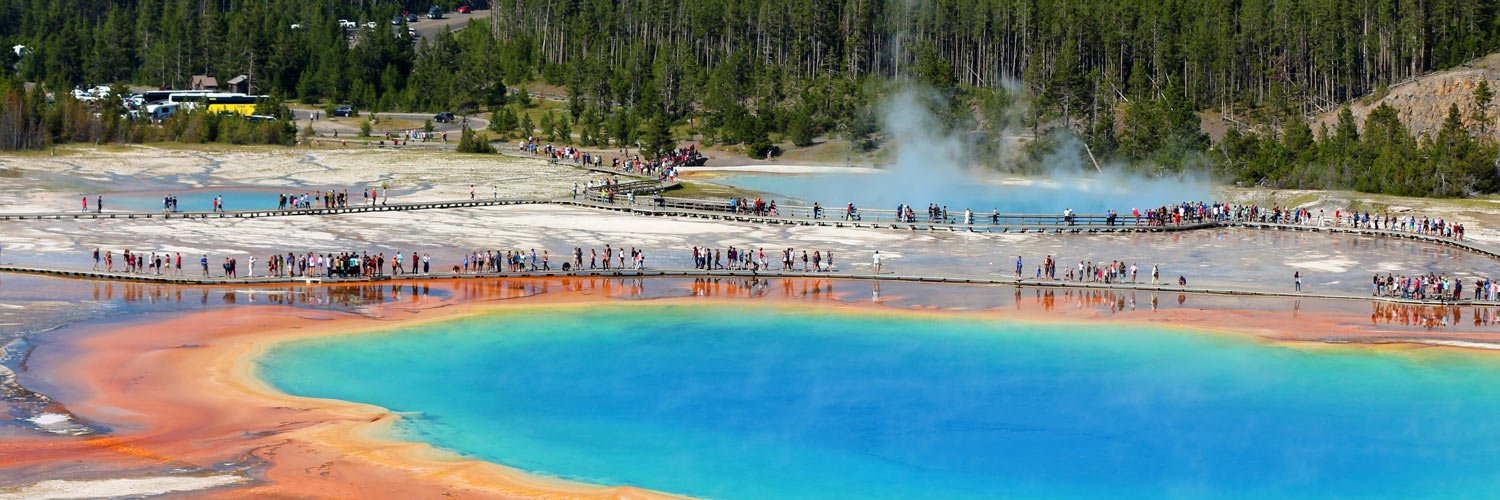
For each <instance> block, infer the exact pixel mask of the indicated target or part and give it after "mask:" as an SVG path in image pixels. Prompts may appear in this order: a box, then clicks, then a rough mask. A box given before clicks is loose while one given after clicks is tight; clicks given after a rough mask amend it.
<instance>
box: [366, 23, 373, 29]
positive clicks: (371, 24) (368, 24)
mask: <svg viewBox="0 0 1500 500" xmlns="http://www.w3.org/2000/svg"><path fill="white" fill-rule="evenodd" d="M365 27H366V28H370V29H375V21H370V22H368V23H365Z"/></svg>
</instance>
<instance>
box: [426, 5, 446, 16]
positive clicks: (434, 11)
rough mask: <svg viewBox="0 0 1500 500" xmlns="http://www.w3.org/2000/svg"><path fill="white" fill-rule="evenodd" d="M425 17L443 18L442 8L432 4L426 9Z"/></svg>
mask: <svg viewBox="0 0 1500 500" xmlns="http://www.w3.org/2000/svg"><path fill="white" fill-rule="evenodd" d="M427 18H428V19H442V18H443V8H442V7H438V6H436V5H434V6H432V8H431V9H427Z"/></svg>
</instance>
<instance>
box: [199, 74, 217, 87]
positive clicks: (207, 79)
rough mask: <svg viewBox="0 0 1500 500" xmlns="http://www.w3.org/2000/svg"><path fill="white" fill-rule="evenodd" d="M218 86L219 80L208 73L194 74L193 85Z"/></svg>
mask: <svg viewBox="0 0 1500 500" xmlns="http://www.w3.org/2000/svg"><path fill="white" fill-rule="evenodd" d="M199 85H202V86H204V87H218V86H219V80H218V79H216V78H214V77H212V76H208V75H193V86H194V87H197V86H199Z"/></svg>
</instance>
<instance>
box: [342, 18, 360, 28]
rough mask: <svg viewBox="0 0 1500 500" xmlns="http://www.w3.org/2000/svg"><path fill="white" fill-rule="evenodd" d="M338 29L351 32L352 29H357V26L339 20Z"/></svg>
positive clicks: (352, 22) (356, 24) (350, 22)
mask: <svg viewBox="0 0 1500 500" xmlns="http://www.w3.org/2000/svg"><path fill="white" fill-rule="evenodd" d="M339 27H340V28H344V29H346V30H352V29H356V28H359V24H358V23H355V22H354V21H350V20H347V19H339Z"/></svg>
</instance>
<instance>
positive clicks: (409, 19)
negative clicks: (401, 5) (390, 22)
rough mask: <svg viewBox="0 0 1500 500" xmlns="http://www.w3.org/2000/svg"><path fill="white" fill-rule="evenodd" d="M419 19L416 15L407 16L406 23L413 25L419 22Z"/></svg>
mask: <svg viewBox="0 0 1500 500" xmlns="http://www.w3.org/2000/svg"><path fill="white" fill-rule="evenodd" d="M417 19H418V18H417V15H416V14H407V15H406V22H407V24H411V23H414V22H417Z"/></svg>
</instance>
